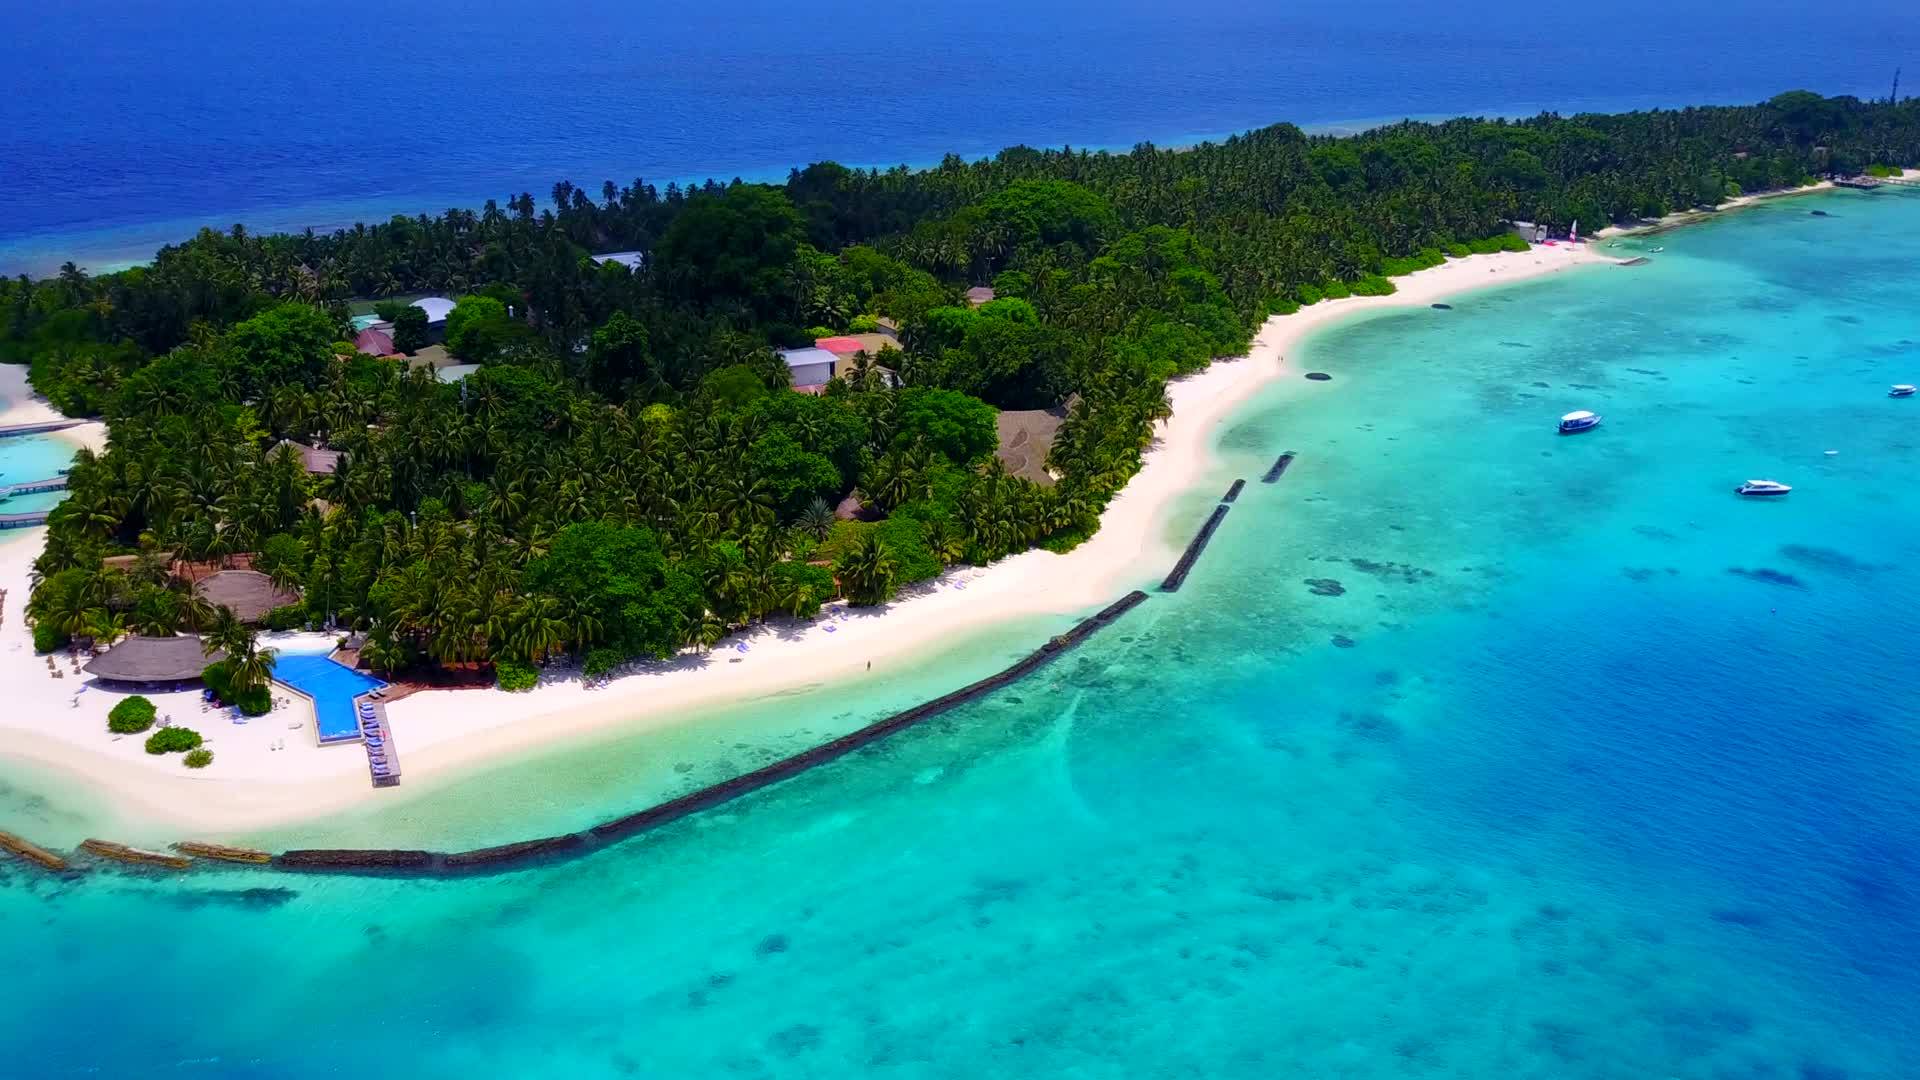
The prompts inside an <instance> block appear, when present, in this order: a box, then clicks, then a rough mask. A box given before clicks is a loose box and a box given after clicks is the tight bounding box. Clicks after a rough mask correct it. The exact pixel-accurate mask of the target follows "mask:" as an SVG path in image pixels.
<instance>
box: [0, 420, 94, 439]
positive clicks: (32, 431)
mask: <svg viewBox="0 0 1920 1080" xmlns="http://www.w3.org/2000/svg"><path fill="white" fill-rule="evenodd" d="M91 422H92V421H90V420H74V419H72V418H69V417H62V418H61V419H59V420H41V421H38V422H36V423H32V424H0V439H9V438H12V437H13V436H15V435H40V434H44V433H45V432H49V431H65V430H67V429H68V428H71V427H79V426H80V425H81V424H87V423H91Z"/></svg>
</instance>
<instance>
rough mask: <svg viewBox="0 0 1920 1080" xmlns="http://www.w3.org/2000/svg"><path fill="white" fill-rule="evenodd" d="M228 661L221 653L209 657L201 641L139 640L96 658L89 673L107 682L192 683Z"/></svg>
mask: <svg viewBox="0 0 1920 1080" xmlns="http://www.w3.org/2000/svg"><path fill="white" fill-rule="evenodd" d="M224 659H226V656H225V654H223V653H221V652H220V651H219V650H215V651H214V652H213V653H212V654H211V655H209V654H207V653H206V652H205V651H204V649H203V647H202V645H201V644H200V639H199V638H197V637H138V636H135V637H129V638H123V639H121V641H120V643H119V644H117V645H115V646H114V647H113V648H111V649H108V650H107V651H106V652H104V653H102V654H100V655H99V656H96V657H94V658H93V660H92V662H90V663H88V664H87V666H86V669H85V670H86V673H87V674H89V675H91V676H93V677H94V678H96V679H101V680H103V681H106V682H117V683H134V684H138V685H146V686H150V685H153V684H156V683H183V682H192V681H194V680H196V679H198V678H200V673H201V672H202V671H205V670H206V667H207V665H208V664H211V663H214V662H216V661H219V660H224Z"/></svg>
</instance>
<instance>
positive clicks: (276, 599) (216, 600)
mask: <svg viewBox="0 0 1920 1080" xmlns="http://www.w3.org/2000/svg"><path fill="white" fill-rule="evenodd" d="M193 591H194V592H195V593H198V594H199V596H200V598H201V599H202V600H205V601H206V602H207V603H209V604H212V605H214V606H215V607H224V608H228V609H230V610H232V612H233V616H234V618H236V619H239V620H240V621H241V622H245V623H257V622H261V621H263V620H264V619H266V617H267V613H268V612H270V611H272V610H273V609H274V608H280V607H286V606H287V605H288V604H297V603H299V602H300V594H298V593H295V592H290V591H288V590H286V589H283V588H281V587H280V586H278V585H275V584H274V583H273V579H272V578H270V577H268V576H267V575H265V574H263V573H261V572H260V571H258V570H221V571H219V572H217V573H212V574H208V575H207V576H206V577H203V578H201V579H200V580H199V581H196V582H194V583H193Z"/></svg>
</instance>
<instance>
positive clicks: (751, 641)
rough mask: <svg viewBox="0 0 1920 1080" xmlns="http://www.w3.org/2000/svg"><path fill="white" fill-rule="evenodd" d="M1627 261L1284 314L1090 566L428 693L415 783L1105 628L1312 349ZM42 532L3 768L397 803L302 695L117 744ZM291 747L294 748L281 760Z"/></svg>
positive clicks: (1437, 274)
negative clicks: (1357, 329)
mask: <svg viewBox="0 0 1920 1080" xmlns="http://www.w3.org/2000/svg"><path fill="white" fill-rule="evenodd" d="M1613 262H1615V260H1613V259H1611V258H1609V257H1607V256H1606V255H1605V254H1604V253H1603V252H1601V251H1597V250H1593V249H1591V248H1590V247H1588V246H1586V245H1581V246H1578V247H1571V246H1567V245H1564V244H1562V245H1557V246H1552V247H1538V248H1535V249H1533V250H1531V251H1528V252H1522V253H1501V254H1496V255H1477V256H1472V257H1470V258H1465V259H1458V260H1450V261H1449V262H1447V263H1446V264H1445V265H1443V266H1438V267H1434V268H1432V269H1429V270H1423V271H1420V272H1419V273H1417V274H1414V275H1411V276H1409V277H1405V278H1400V279H1397V280H1396V282H1395V284H1396V285H1397V286H1398V288H1399V291H1398V292H1397V293H1395V294H1394V295H1393V296H1388V297H1355V298H1351V299H1346V300H1338V301H1330V302H1323V303H1320V304H1316V305H1314V306H1312V307H1310V308H1307V309H1305V310H1303V311H1300V312H1299V313H1297V314H1293V315H1288V316H1277V317H1275V318H1273V319H1270V320H1269V321H1268V322H1267V324H1266V326H1264V327H1263V328H1262V330H1261V332H1260V334H1259V336H1258V337H1257V338H1256V339H1255V341H1254V345H1253V348H1252V349H1251V350H1250V353H1249V355H1248V356H1246V357H1242V358H1239V359H1235V360H1230V361H1222V362H1218V363H1215V364H1214V365H1213V366H1212V367H1210V368H1209V369H1208V370H1206V371H1204V372H1202V373H1200V374H1197V375H1194V376H1192V377H1189V378H1186V379H1183V380H1180V381H1179V382H1176V383H1174V384H1173V385H1172V387H1171V389H1170V394H1171V397H1172V402H1173V418H1172V419H1171V420H1170V421H1169V422H1167V423H1166V424H1165V425H1164V427H1163V430H1162V432H1161V435H1160V438H1159V440H1158V442H1157V443H1156V444H1155V446H1154V447H1153V448H1152V450H1151V451H1150V452H1149V453H1148V455H1147V459H1146V465H1145V467H1144V468H1143V469H1142V470H1141V472H1140V474H1139V475H1138V476H1136V477H1135V478H1134V480H1133V481H1132V483H1130V484H1129V485H1128V486H1127V488H1126V489H1125V490H1124V491H1123V492H1122V493H1121V494H1120V495H1119V496H1118V497H1117V498H1115V499H1114V500H1113V502H1112V504H1111V505H1110V506H1109V507H1108V508H1107V511H1106V513H1105V515H1104V516H1103V518H1102V522H1101V528H1100V531H1099V533H1098V534H1096V535H1095V536H1094V537H1093V538H1092V539H1091V540H1089V541H1088V542H1087V543H1085V544H1083V545H1081V546H1080V547H1079V548H1078V549H1076V550H1074V551H1073V552H1071V553H1069V554H1066V555H1056V554H1053V553H1050V552H1045V551H1030V552H1026V553H1024V554H1021V555H1017V556H1013V557H1011V558H1008V559H1004V560H1002V561H1000V562H998V563H996V564H994V565H992V566H991V567H986V568H961V569H958V570H956V571H953V572H950V573H949V574H947V575H945V576H944V577H943V578H942V579H941V580H939V581H938V582H935V583H932V584H931V587H927V588H923V589H922V590H920V591H918V592H917V593H916V594H914V595H912V596H910V597H907V598H904V599H901V600H898V601H896V602H894V603H892V604H889V605H887V606H885V607H884V608H880V609H872V610H862V611H851V612H849V611H845V610H843V609H840V608H838V607H836V608H833V609H829V613H827V614H823V616H822V617H821V618H819V619H818V620H815V621H813V622H811V623H796V622H793V621H787V622H785V623H779V622H776V623H775V624H774V625H773V626H771V627H768V628H763V629H758V630H755V631H753V632H751V633H748V634H745V635H742V636H739V637H735V638H729V639H728V640H727V641H726V642H725V643H724V644H723V646H722V648H721V650H720V651H719V652H718V653H717V654H716V655H715V656H714V657H711V658H700V657H694V656H684V657H682V658H681V659H680V660H678V661H676V662H673V663H668V664H662V665H657V666H651V667H648V668H646V669H643V670H641V671H638V672H636V673H633V674H629V675H626V676H624V677H621V678H618V679H615V680H613V681H611V682H609V683H607V684H605V685H602V686H600V687H598V688H590V687H588V686H587V685H585V684H583V682H582V681H581V680H580V679H578V678H577V677H565V676H562V677H560V678H558V679H555V680H553V681H548V682H543V684H542V685H541V686H540V687H538V688H537V689H535V690H534V691H532V692H529V693H522V694H508V693H505V692H502V691H499V690H493V689H476V690H444V691H429V692H423V693H418V694H415V695H413V696H411V697H408V698H406V699H405V700H402V701H398V702H395V703H393V704H392V705H391V706H390V707H389V710H388V715H389V719H390V721H391V724H392V729H393V735H394V741H395V743H396V746H397V749H398V752H399V756H400V759H401V762H402V766H403V771H404V774H405V777H406V778H407V779H408V780H418V779H419V778H422V777H432V778H435V779H436V780H438V779H444V778H446V777H449V776H452V775H457V774H458V773H460V772H461V771H463V770H474V769H477V768H479V767H481V766H484V765H486V764H489V763H494V762H498V761H500V760H502V759H503V758H506V757H509V756H511V755H514V754H516V753H524V752H527V751H529V750H537V749H541V748H549V747H552V746H554V745H555V744H556V743H564V742H565V741H567V740H574V739H581V738H585V737H588V736H589V735H594V736H598V737H601V738H605V737H607V736H608V735H609V734H624V733H630V732H639V731H643V730H645V729H647V728H649V727H658V726H663V725H669V724H683V723H698V715H699V714H700V712H701V711H702V710H711V709H715V708H719V707H722V706H725V705H729V704H733V703H738V702H743V701H752V700H757V699H760V698H764V697H767V696H769V695H773V694H776V693H780V692H782V691H787V690H791V689H794V688H796V687H800V686H805V685H813V684H819V683H832V682H833V681H834V680H836V679H847V680H852V679H856V678H857V679H865V678H870V677H871V678H885V677H886V673H887V671H888V670H889V668H893V669H894V670H901V671H904V670H906V669H907V668H908V667H910V666H915V665H921V664H924V663H925V662H926V661H927V659H928V658H930V657H934V656H937V655H939V654H940V653H941V652H942V651H944V650H945V649H946V648H950V647H952V645H953V644H954V643H955V642H956V641H961V640H968V639H970V638H972V637H974V636H976V635H984V634H989V633H991V632H992V631H993V629H994V628H995V627H996V626H998V625H1001V624H1004V623H1006V622H1007V621H1008V620H1010V619H1017V618H1022V617H1029V616H1058V617H1060V618H1061V619H1063V620H1064V619H1068V618H1073V617H1077V616H1081V615H1084V614H1087V613H1090V612H1091V611H1092V610H1094V609H1096V608H1098V607H1100V606H1102V605H1104V604H1106V603H1108V602H1110V601H1112V600H1114V599H1116V598H1118V597H1119V596H1120V595H1121V594H1123V593H1124V592H1125V591H1127V590H1128V589H1131V588H1135V587H1139V586H1141V585H1144V584H1145V583H1147V582H1149V581H1153V580H1157V579H1158V578H1159V576H1160V575H1162V574H1164V573H1165V571H1166V569H1167V568H1168V566H1170V565H1171V563H1172V561H1173V560H1174V559H1175V558H1176V557H1177V555H1178V550H1179V547H1180V546H1181V545H1182V544H1184V543H1185V542H1186V539H1187V537H1186V536H1185V535H1180V534H1177V533H1175V532H1173V531H1170V530H1171V527H1172V525H1173V524H1174V523H1175V522H1174V514H1175V512H1176V510H1177V507H1178V504H1179V502H1180V501H1181V500H1182V498H1183V497H1184V496H1186V495H1188V493H1189V492H1190V491H1192V490H1193V489H1194V487H1195V485H1196V484H1199V483H1201V482H1202V481H1208V482H1210V479H1209V470H1210V468H1211V467H1212V466H1213V462H1214V453H1213V446H1214V442H1215V438H1216V435H1217V433H1218V431H1219V430H1220V428H1221V426H1222V421H1223V420H1224V419H1225V418H1226V417H1227V416H1228V415H1229V414H1230V413H1232V412H1233V410H1234V409H1235V408H1237V407H1238V406H1240V405H1241V404H1242V403H1244V402H1245V401H1247V400H1248V399H1249V398H1250V397H1252V396H1253V395H1254V394H1255V393H1256V392H1257V391H1258V390H1260V389H1261V388H1262V387H1264V386H1266V385H1268V384H1269V383H1271V382H1272V381H1273V380H1275V379H1277V378H1279V377H1281V376H1282V375H1285V374H1287V373H1288V372H1289V370H1290V369H1289V365H1288V362H1287V357H1288V354H1289V353H1290V352H1292V351H1293V350H1295V349H1296V348H1297V347H1298V346H1299V344H1300V343H1301V341H1302V340H1303V339H1305V338H1306V337H1307V336H1308V335H1310V334H1312V333H1313V332H1315V331H1317V330H1319V329H1321V328H1323V327H1325V326H1327V325H1328V324H1330V323H1333V322H1336V321H1338V320H1340V319H1343V318H1346V317H1348V316H1351V315H1353V314H1355V313H1358V312H1362V311H1368V310H1374V309H1380V308H1391V307H1407V306H1425V305H1427V304H1430V303H1434V302H1436V301H1439V300H1441V299H1444V298H1446V297H1450V296H1453V295H1456V294H1458V293H1462V292H1467V291H1470V290H1473V289H1478V288H1484V287H1487V286H1492V285H1502V284H1506V283H1510V282H1517V281H1522V280H1526V279H1529V278H1535V277H1540V276H1544V275H1548V274H1554V273H1561V272H1566V271H1570V270H1574V269H1576V268H1580V267H1586V266H1594V265H1607V264H1611V263H1613ZM17 370H18V369H5V368H0V373H6V374H11V373H12V372H13V371H17ZM0 393H6V394H7V396H8V397H14V396H16V395H14V394H12V393H11V392H10V391H6V390H0ZM34 408H40V409H45V408H46V406H45V405H44V403H41V404H38V405H36V404H34V403H32V402H24V403H22V404H20V405H17V406H16V407H15V408H14V409H10V410H9V411H8V414H7V418H6V420H5V422H19V420H16V419H15V416H16V415H17V416H19V417H20V418H21V419H25V418H26V417H27V416H28V415H30V413H28V412H23V411H22V410H31V409H34ZM48 412H49V413H51V410H50V409H49V410H48ZM90 427H91V428H99V427H100V425H97V424H96V425H90ZM73 430H74V431H76V432H83V433H85V432H87V430H88V429H86V428H79V429H73ZM102 437H103V433H89V434H83V435H78V436H75V440H76V441H77V442H78V441H81V440H82V439H85V440H88V442H89V443H90V444H92V445H98V441H97V440H99V439H101V438H102ZM25 533H26V534H27V535H24V536H16V537H11V538H7V537H4V536H3V535H0V587H4V588H5V589H6V590H7V594H6V598H5V602H4V605H3V611H4V623H3V624H0V685H4V686H5V688H6V691H7V704H6V707H5V708H4V709H0V757H3V758H11V759H17V760H19V761H23V762H26V763H28V764H29V765H30V766H32V767H35V768H38V769H42V770H45V771H48V772H50V773H52V774H56V775H59V776H61V777H63V778H65V779H68V780H71V781H74V782H76V783H77V784H78V785H79V786H80V787H82V788H83V789H84V790H85V791H86V792H87V797H88V798H89V799H90V800H98V802H99V804H100V805H102V806H103V807H105V808H107V809H108V810H109V813H107V814H105V815H104V816H107V817H110V818H113V819H117V820H122V821H127V820H138V821H140V822H142V823H143V824H144V825H145V826H148V827H150V828H151V829H152V830H154V831H157V832H160V833H166V834H170V835H171V836H173V837H174V838H188V837H192V838H196V839H215V840H218V839H223V838H228V837H232V836H234V835H237V834H241V833H245V832H249V831H255V830H259V829H262V828H267V827H271V826H275V825H282V824H287V823H292V822H300V821H307V820H311V819H315V818H318V817H321V816H323V815H326V814H328V813H330V812H334V811H338V810H341V809H344V808H348V807H353V806H357V805H361V804H363V803H364V802H365V801H367V800H377V799H380V798H383V797H390V792H388V791H383V790H376V789H374V788H373V787H372V786H371V785H370V784H369V782H368V777H367V772H366V763H365V757H364V755H363V754H362V752H361V751H360V749H359V747H358V746H357V745H346V746H333V747H325V748H323V747H320V746H318V745H317V744H316V742H315V740H314V734H313V722H312V716H311V710H310V709H309V708H308V707H307V706H306V705H305V704H304V703H302V702H301V701H300V700H299V699H298V698H295V699H294V702H293V703H292V704H291V705H290V706H288V707H287V708H285V709H276V711H275V712H274V713H272V714H270V715H268V716H266V717H261V718H258V719H255V720H253V721H251V722H248V723H246V724H236V723H234V722H233V721H232V718H231V717H229V716H227V715H225V714H222V713H218V712H214V713H203V712H202V711H201V707H200V703H199V695H198V692H197V691H183V692H180V693H174V694H163V695H148V696H149V697H151V698H153V700H154V701H155V703H156V705H158V707H159V710H160V712H161V713H162V714H169V713H170V714H171V715H172V717H173V719H174V721H175V722H176V723H179V724H183V725H185V726H188V727H192V728H194V729H195V730H197V731H199V732H200V733H201V734H202V735H203V736H205V737H206V738H207V746H208V747H209V748H210V749H212V750H213V751H214V754H215V761H214V763H213V765H211V766H210V767H208V768H206V769H204V770H199V771H193V770H188V769H185V768H183V767H182V765H181V763H180V759H179V756H178V755H167V756H164V757H155V756H151V755H148V754H146V753H144V751H143V749H142V746H141V743H142V737H138V736H127V737H116V736H111V735H109V734H108V733H107V730H106V715H107V712H108V710H109V709H110V708H111V707H112V704H113V702H115V701H117V700H118V699H119V696H120V695H119V694H118V693H115V692H113V691H108V690H105V689H102V688H100V687H97V686H93V685H90V684H89V683H88V682H87V680H86V679H85V678H84V676H81V675H76V674H75V673H74V672H73V671H72V665H71V662H70V661H69V660H67V659H66V658H65V656H64V655H61V656H58V657H56V658H55V659H56V664H57V666H58V668H59V670H60V671H62V672H63V673H64V677H63V678H59V679H55V678H53V677H51V675H50V673H49V671H48V667H47V663H46V659H45V658H44V657H40V656H36V655H34V653H33V649H32V643H31V636H30V634H29V633H28V630H27V627H26V625H25V620H24V617H23V613H22V608H23V607H24V605H25V603H26V599H27V592H28V573H29V569H30V567H31V564H32V561H33V558H34V557H35V555H36V554H37V553H38V550H39V547H40V539H39V538H40V533H41V530H37V529H36V530H25ZM277 637H279V640H269V641H268V642H267V644H269V645H271V646H274V647H278V648H283V649H297V650H300V651H319V650H320V649H322V648H324V646H325V639H324V638H321V637H320V636H319V635H282V636H277ZM1034 644H1038V643H1037V642H1035V643H1034ZM741 646H744V651H742V649H741ZM869 664H871V665H872V667H871V671H872V675H871V676H869V675H868V665H869ZM956 681H957V680H956ZM690 718H691V719H690ZM280 744H284V749H278V748H276V747H277V746H279V745H280ZM143 831H146V830H144V829H143ZM116 838H131V837H116ZM141 839H144V837H142V838H141Z"/></svg>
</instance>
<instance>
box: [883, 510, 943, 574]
mask: <svg viewBox="0 0 1920 1080" xmlns="http://www.w3.org/2000/svg"><path fill="white" fill-rule="evenodd" d="M873 531H874V535H876V536H878V537H879V538H880V542H881V543H883V544H885V545H887V552H888V554H890V555H892V556H893V562H894V578H893V580H894V583H895V584H897V585H906V584H909V583H911V582H915V581H925V580H927V579H928V578H931V577H937V576H939V573H940V560H938V559H936V558H934V557H933V551H932V549H931V548H929V547H927V527H926V526H925V525H922V524H921V523H920V522H918V521H915V520H914V519H913V518H910V517H901V516H899V515H897V514H896V515H894V516H893V517H890V518H888V519H887V520H885V521H882V522H880V523H879V524H878V525H877V526H875V527H874V530H873Z"/></svg>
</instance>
